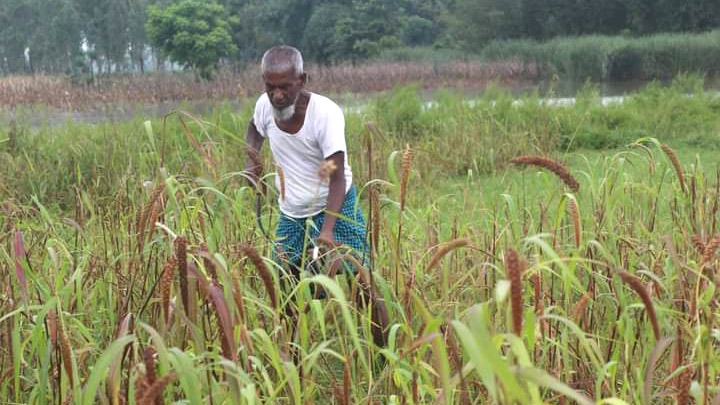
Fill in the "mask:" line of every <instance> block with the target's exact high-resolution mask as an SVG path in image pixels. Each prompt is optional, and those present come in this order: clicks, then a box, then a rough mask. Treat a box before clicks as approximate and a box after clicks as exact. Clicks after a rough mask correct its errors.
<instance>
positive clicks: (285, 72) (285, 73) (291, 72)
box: [262, 67, 300, 82]
mask: <svg viewBox="0 0 720 405" xmlns="http://www.w3.org/2000/svg"><path fill="white" fill-rule="evenodd" d="M262 77H263V80H265V81H266V82H267V81H272V82H276V81H292V80H297V79H299V78H300V75H299V74H296V73H295V69H293V68H292V67H290V68H288V69H282V70H269V71H267V72H264V73H263V75H262Z"/></svg>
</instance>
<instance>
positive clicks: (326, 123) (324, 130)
mask: <svg viewBox="0 0 720 405" xmlns="http://www.w3.org/2000/svg"><path fill="white" fill-rule="evenodd" d="M326 108H327V110H326V113H325V114H322V118H321V120H320V122H318V123H317V124H318V131H317V135H318V143H319V145H320V150H321V151H322V154H323V158H325V159H327V158H328V157H330V156H331V155H333V154H334V153H336V152H343V153H346V154H347V146H346V144H345V116H344V115H343V111H342V109H341V108H340V107H339V106H338V105H337V104H335V103H329V104H328V106H327V107H326Z"/></svg>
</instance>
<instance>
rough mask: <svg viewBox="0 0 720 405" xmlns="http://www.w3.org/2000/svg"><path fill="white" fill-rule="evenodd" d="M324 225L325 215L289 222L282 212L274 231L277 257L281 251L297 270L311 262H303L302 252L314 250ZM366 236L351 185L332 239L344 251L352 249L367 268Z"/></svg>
mask: <svg viewBox="0 0 720 405" xmlns="http://www.w3.org/2000/svg"><path fill="white" fill-rule="evenodd" d="M324 222H325V212H321V213H319V214H317V215H315V216H313V217H308V218H292V217H289V216H287V215H285V214H284V213H282V212H281V214H280V220H279V222H278V226H277V230H276V231H275V236H276V249H275V254H276V257H277V253H278V250H280V251H281V252H282V256H283V259H284V260H287V261H288V262H289V264H290V265H292V266H296V267H300V266H302V264H304V263H307V262H308V261H310V260H311V258H310V257H307V256H306V257H305V258H303V252H306V251H307V250H309V249H312V248H313V247H315V239H316V238H317V237H318V236H319V235H320V230H321V229H322V226H323V223H324ZM365 234H366V232H365V219H364V218H363V215H362V210H361V209H360V205H359V204H358V203H357V196H356V190H355V185H352V186H350V189H349V190H348V192H347V194H346V195H345V202H343V205H342V207H341V208H340V216H339V217H338V218H337V220H336V221H335V229H334V230H333V236H335V241H336V242H337V243H339V244H340V245H342V248H343V249H347V248H348V247H349V248H351V249H352V253H353V254H355V256H356V257H357V259H358V261H360V263H362V264H363V265H366V263H367V261H368V255H369V249H368V244H367V242H366V240H365ZM277 248H279V249H277Z"/></svg>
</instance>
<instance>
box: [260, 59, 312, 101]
mask: <svg viewBox="0 0 720 405" xmlns="http://www.w3.org/2000/svg"><path fill="white" fill-rule="evenodd" d="M263 80H264V81H265V92H267V95H268V97H269V98H270V103H271V104H272V106H273V107H274V108H275V109H277V110H279V111H287V110H288V108H291V107H294V106H295V102H296V101H297V98H298V95H300V91H301V90H302V89H303V87H304V85H305V74H297V73H295V71H294V69H288V70H286V71H284V72H279V73H270V72H268V73H264V74H263Z"/></svg>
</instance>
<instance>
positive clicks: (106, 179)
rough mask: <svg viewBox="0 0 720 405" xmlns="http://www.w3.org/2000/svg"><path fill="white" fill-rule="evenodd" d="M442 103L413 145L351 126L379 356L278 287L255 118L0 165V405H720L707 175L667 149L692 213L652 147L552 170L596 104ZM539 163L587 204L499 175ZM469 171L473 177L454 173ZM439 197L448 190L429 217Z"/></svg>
mask: <svg viewBox="0 0 720 405" xmlns="http://www.w3.org/2000/svg"><path fill="white" fill-rule="evenodd" d="M673 92H674V93H673ZM666 96H671V98H677V99H678V100H679V99H681V98H684V97H685V96H684V94H683V93H681V92H678V91H677V89H673V88H669V89H661V88H658V89H652V90H649V91H648V92H647V93H641V94H638V98H639V99H638V101H636V102H634V103H636V104H632V103H631V104H630V106H629V107H628V108H630V111H631V114H638V115H640V114H645V115H646V116H647V117H648V120H652V119H659V118H657V117H659V113H658V115H651V114H650V113H649V112H650V109H662V108H670V107H667V105H673V104H672V103H673V101H672V100H670V101H667V102H668V103H670V104H664V102H665V100H666V98H667V97H666ZM403 97H407V100H412V98H411V97H409V96H407V95H404V96H403ZM446 97H447V99H446V100H445V99H443V100H440V101H439V102H438V104H437V105H436V106H433V107H430V108H423V109H421V110H420V113H419V114H420V115H419V116H418V118H417V119H419V120H421V122H422V123H423V124H422V125H417V126H412V127H407V126H404V125H400V124H398V125H386V124H381V122H384V121H382V120H381V118H383V116H382V113H386V114H391V113H392V111H391V110H388V111H384V110H376V109H372V108H371V109H370V110H368V111H367V112H366V113H364V114H367V115H363V114H361V113H353V114H350V115H349V117H348V123H349V125H348V128H349V130H350V132H349V133H350V134H351V136H350V139H351V141H350V144H351V149H352V155H351V158H353V157H354V158H353V160H352V161H351V163H352V165H353V169H354V173H356V174H357V177H356V178H355V180H354V181H355V182H356V184H358V186H359V190H360V195H361V199H360V200H361V204H362V207H363V208H364V209H365V210H366V207H367V204H368V203H367V197H368V196H367V193H366V190H368V189H369V188H372V189H374V190H377V192H378V193H379V196H378V204H377V205H378V207H377V208H378V210H379V211H380V212H381V215H380V221H381V222H380V224H379V225H377V238H378V240H377V246H376V249H375V257H374V264H375V265H374V266H373V268H372V269H363V268H361V267H362V266H360V267H359V268H360V269H361V271H360V274H359V277H360V278H362V279H363V280H365V281H366V282H367V280H372V281H373V284H374V286H370V287H369V288H374V291H375V292H374V293H372V294H370V297H371V299H373V300H378V301H380V300H382V302H384V303H385V306H386V308H387V312H388V315H389V320H390V322H389V324H388V328H387V330H386V331H385V332H386V333H387V340H386V341H387V344H386V345H385V346H383V347H380V346H377V345H376V344H375V343H374V342H376V340H375V339H374V336H373V331H374V330H376V329H377V328H376V326H375V325H374V324H373V320H374V319H376V317H375V316H373V307H372V306H363V305H356V304H355V302H357V301H358V299H359V298H361V297H362V296H363V291H365V288H366V287H363V285H362V284H361V283H357V282H356V281H355V280H354V277H350V276H349V275H347V274H342V275H338V276H337V277H336V278H330V277H328V276H327V275H324V274H321V275H313V274H310V273H307V272H303V273H301V275H300V280H299V283H298V284H296V285H287V283H285V277H286V276H287V274H286V272H285V270H284V269H283V268H282V266H280V263H277V262H274V261H273V259H272V257H273V255H272V253H271V246H270V243H269V241H268V240H267V239H266V238H265V236H264V235H263V233H262V232H261V231H260V229H259V228H258V225H257V220H256V218H255V217H254V214H253V213H254V212H255V204H256V196H255V194H254V193H253V191H252V190H250V189H249V188H248V187H247V186H245V180H244V175H243V173H242V172H240V171H239V168H240V167H243V165H242V163H243V162H241V159H242V157H241V155H242V152H241V151H242V150H243V146H244V145H243V142H242V131H243V128H244V125H245V123H246V119H247V116H248V112H247V111H245V112H243V113H241V114H234V113H230V112H224V113H222V114H219V115H217V116H212V117H205V118H204V119H200V118H193V117H189V116H187V115H184V114H177V115H172V116H170V117H168V119H167V120H166V121H165V122H162V121H159V122H150V123H147V124H144V123H143V122H139V121H138V122H135V123H130V124H118V125H106V126H99V127H90V126H79V125H78V126H71V127H69V128H61V129H57V128H56V129H46V130H45V131H39V132H26V133H24V135H23V136H18V137H17V139H16V141H15V143H14V145H13V146H12V148H10V145H8V143H7V142H3V143H2V144H1V145H3V146H2V148H3V154H4V156H3V157H4V158H8V159H11V160H10V164H9V165H8V166H7V167H6V168H5V169H4V172H3V175H2V177H0V179H2V181H3V182H4V183H3V188H2V189H0V190H2V191H1V192H2V194H0V196H1V200H2V202H3V205H2V206H1V207H0V210H1V211H0V212H2V216H3V223H2V228H0V276H1V277H2V279H3V280H7V282H6V283H5V284H4V285H3V286H2V287H0V330H2V333H1V334H0V343H1V344H0V376H2V378H0V401H5V402H15V403H24V402H32V403H39V404H44V403H58V402H60V403H64V402H68V403H83V404H91V403H110V404H121V403H175V402H186V403H193V404H195V403H198V404H200V403H213V404H215V403H217V404H219V403H233V404H235V403H237V404H251V403H255V404H257V403H292V404H304V403H341V404H349V403H418V404H419V403H448V404H450V403H453V404H454V403H458V404H467V403H497V404H510V403H521V404H542V403H560V402H565V403H570V402H571V401H574V402H577V403H581V404H592V403H599V402H602V403H614V404H623V403H627V404H635V403H653V404H655V403H658V404H660V403H673V402H674V401H675V400H678V401H685V400H686V398H693V399H694V401H695V402H696V403H701V402H702V400H703V398H707V400H708V402H709V401H713V400H717V399H716V396H717V395H718V392H717V391H716V388H715V387H716V371H717V370H718V367H719V366H720V362H718V359H719V357H718V354H719V353H718V348H717V345H716V344H715V343H716V342H715V338H714V337H713V334H712V330H713V325H714V318H715V309H716V307H717V298H716V296H715V294H714V293H715V288H716V279H715V270H716V267H717V264H718V255H717V254H716V252H714V250H715V249H716V247H717V240H720V239H718V238H717V237H716V235H717V234H718V232H719V231H718V226H717V221H716V219H717V217H718V214H719V212H718V211H719V208H718V204H717V201H718V196H719V195H718V187H719V186H718V184H719V183H718V182H719V181H720V178H718V174H717V168H716V167H715V166H713V165H710V164H708V163H707V162H705V161H701V160H699V159H698V160H692V159H687V158H686V155H684V154H682V153H677V151H675V152H676V155H677V156H679V157H678V162H679V164H680V165H681V167H680V169H681V170H680V173H681V175H682V176H683V177H682V179H683V181H684V182H685V183H684V184H686V186H687V192H685V191H684V190H683V186H682V185H681V182H680V177H678V176H677V171H676V167H675V166H674V165H675V163H674V162H673V161H671V159H670V158H669V157H668V154H667V151H666V150H665V149H666V148H668V147H670V148H672V147H677V146H678V145H679V146H683V139H682V138H680V132H678V133H673V131H672V130H670V131H667V132H660V131H656V132H655V133H654V134H652V133H650V130H648V132H647V133H645V132H643V133H642V135H648V136H646V137H638V138H634V139H633V140H636V141H637V144H641V145H642V146H643V147H644V149H641V148H639V147H635V145H633V147H627V148H622V149H620V150H617V149H616V150H614V151H612V153H608V154H606V155H597V154H596V155H594V156H595V157H592V156H588V157H586V158H583V156H575V155H572V156H571V155H566V154H563V153H560V152H561V150H559V149H557V148H558V147H563V146H567V142H566V141H564V140H563V138H562V137H561V136H560V135H562V133H560V132H559V131H558V128H560V126H555V125H558V124H555V122H558V121H562V122H563V124H562V125H565V126H567V125H571V124H572V121H571V118H573V117H574V118H577V117H583V116H584V115H586V114H587V111H589V110H588V109H589V108H594V107H592V103H588V105H582V103H580V104H579V105H578V106H574V107H567V108H566V107H562V108H558V109H555V110H553V109H551V108H550V107H547V106H545V105H542V104H541V103H533V102H532V101H533V99H526V100H524V101H525V102H524V103H520V104H519V105H518V104H515V105H514V106H513V103H512V101H513V100H511V99H509V98H508V96H506V95H497V94H496V95H494V96H491V95H488V97H489V98H488V99H487V100H485V101H483V100H480V101H479V102H478V103H477V104H475V105H467V104H465V103H460V102H459V101H458V99H457V98H454V97H453V96H451V95H447V96H446ZM699 99H700V100H705V101H704V102H705V103H711V101H710V100H709V99H703V98H701V97H699ZM694 100H695V99H693V101H691V104H690V106H691V107H693V110H692V111H688V114H696V116H697V117H702V118H703V119H704V121H703V123H702V125H700V126H698V127H697V128H696V129H691V130H692V131H699V132H702V130H708V131H710V128H712V129H713V130H716V129H717V126H716V125H717V121H714V120H713V118H712V116H710V115H708V113H707V112H706V110H704V109H702V108H701V105H703V104H701V102H700V101H698V102H697V103H698V104H697V105H696V104H694V103H695V102H696V101H694ZM491 101H492V102H491ZM406 102H410V101H406ZM674 108H676V107H674ZM688 108H690V107H688ZM705 108H708V109H710V110H708V111H712V108H717V107H712V105H710V106H705ZM695 109H697V111H696V110H695ZM653 117H656V118H653ZM179 118H182V119H183V122H184V125H183V123H181V122H180V121H179ZM369 118H372V119H373V120H374V121H375V123H376V124H375V127H374V128H375V130H374V131H373V132H372V133H371V134H368V133H367V132H366V131H368V129H367V128H368V126H367V125H366V122H367V121H366V120H368V119H369ZM387 118H389V117H384V118H383V119H387ZM541 118H542V121H540V122H539V123H538V121H539V120H540V119H541ZM387 122H396V121H392V120H388V121H387ZM629 122H633V121H629ZM396 123H397V122H396ZM628 125H629V124H628ZM648 125H651V124H648ZM654 125H656V127H654V128H658V127H657V125H658V124H657V122H655V123H654ZM663 125H668V126H667V127H665V126H663V127H662V128H670V129H672V128H673V126H672V125H673V124H672V123H670V124H663ZM371 127H372V126H371ZM538 128H545V129H544V130H545V131H546V133H539V130H538ZM624 128H625V126H618V127H616V128H615V130H617V131H622V130H624ZM680 128H682V127H680ZM693 128H695V127H693ZM464 130H467V131H464ZM470 130H473V132H470ZM577 131H580V130H579V129H578V130H577ZM678 131H680V130H679V129H678ZM714 133H715V136H716V135H717V131H715V132H714ZM651 135H657V136H651ZM367 136H370V137H372V147H373V156H374V158H373V159H372V160H371V161H370V162H367V160H366V159H364V156H362V154H361V150H362V149H361V148H362V145H366V143H365V142H364V138H365V137H367ZM696 136H697V137H708V138H709V135H706V134H704V133H701V134H698V135H696ZM558 137H559V138H560V139H559V140H557V139H556V138H558ZM688 138H692V137H691V136H688ZM665 143H667V144H668V145H671V146H668V145H664V144H665ZM445 144H448V145H445ZM407 145H410V147H408V146H407ZM107 149H110V152H108V151H107ZM491 149H494V150H495V151H496V152H495V153H494V155H493V157H492V160H490V159H488V157H486V156H484V155H488V154H489V151H490V150H491ZM403 150H405V151H410V150H411V151H412V160H410V157H409V156H410V155H409V152H406V153H405V156H406V158H405V159H402V155H403V152H402V151H403ZM111 152H112V153H111ZM530 152H533V154H538V153H541V154H543V155H553V157H554V161H556V160H562V161H564V165H563V168H564V169H565V170H566V171H567V172H569V173H568V174H569V175H571V176H572V177H573V179H575V180H576V181H577V182H578V183H579V187H578V188H573V189H569V188H568V186H566V185H565V184H564V183H563V182H562V179H561V178H558V177H557V175H556V173H555V172H553V171H550V170H546V168H545V167H531V168H523V169H516V168H510V161H511V159H512V158H514V157H516V156H518V155H521V154H529V153H530ZM423 156H424V157H423ZM469 157H472V158H474V159H477V161H482V162H485V163H484V165H486V166H482V167H485V168H486V170H481V172H483V173H485V174H486V176H483V177H477V176H479V175H477V174H471V173H469V172H468V171H467V170H464V169H466V168H467V167H468V165H472V164H473V163H470V162H468V161H467V160H468V158H469ZM263 159H264V161H265V167H266V168H268V170H272V167H273V166H272V165H271V164H270V159H269V156H268V155H267V153H266V154H265V155H264V156H263ZM481 159H488V160H481ZM67 160H70V161H72V163H71V164H70V163H68V162H67ZM450 161H452V162H450ZM651 163H652V165H651ZM369 164H370V165H372V167H373V168H374V170H373V173H374V174H373V176H372V178H370V177H369V175H368V174H367V173H369V171H368V170H367V168H368V165H369ZM470 167H472V166H470ZM651 167H652V168H653V169H652V170H651V169H650V168H651ZM446 168H447V169H449V170H446ZM448 173H451V174H454V175H455V176H448ZM476 173H477V172H476ZM276 175H277V173H275V172H273V171H267V172H266V173H265V175H264V177H263V181H265V182H267V183H268V185H269V186H268V195H267V196H266V199H265V200H262V199H261V200H260V202H261V207H260V208H261V211H260V215H261V217H260V218H259V219H260V221H262V223H265V224H268V223H269V224H272V223H274V221H275V220H276V219H277V208H276V204H274V200H275V199H277V198H278V196H279V194H278V193H279V191H278V190H275V189H274V188H273V187H272V186H271V185H272V184H273V183H274V176H276ZM448 182H453V183H455V184H457V185H459V186H461V193H460V194H459V195H454V196H452V195H451V196H441V198H431V197H436V196H437V193H439V192H441V190H440V189H441V188H442V187H443V186H444V185H446V184H447V183H448ZM490 184H499V187H501V188H500V190H499V191H498V192H497V193H495V192H491V191H492V190H491V189H490V188H489V187H490ZM370 185H372V187H371V186H370ZM148 207H150V208H148ZM366 212H367V211H366ZM401 224H402V226H400V225H401ZM428 229H433V230H434V232H430V233H428V232H426V231H427V230H428ZM578 232H580V233H581V235H580V236H581V237H578ZM430 234H434V235H435V236H434V237H433V238H436V241H433V240H432V238H431V237H430V236H428V237H427V239H428V240H427V241H426V240H425V239H426V237H425V235H430ZM699 245H702V247H703V249H699V248H698V246H699ZM336 253H337V254H340V255H342V254H343V252H342V251H338V252H336ZM172 266H175V267H174V268H173V267H172ZM168 268H172V270H173V271H172V272H170V271H169V270H168ZM327 270H329V269H326V271H327ZM369 271H372V272H371V273H370V272H369ZM168 279H169V281H168ZM346 281H349V282H346ZM311 286H315V287H322V289H323V290H324V291H325V292H326V294H327V297H328V298H326V299H325V300H318V299H314V298H313V295H312V293H313V290H315V289H316V288H311ZM583 301H584V303H582V302H583ZM578 303H582V305H576V304H578ZM578 307H579V308H582V311H581V313H578ZM290 315H292V316H290ZM669 338H672V339H669ZM671 346H672V349H670V347H671ZM671 350H672V352H673V353H674V354H673V355H670V353H669V352H670V351H671Z"/></svg>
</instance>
